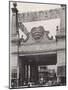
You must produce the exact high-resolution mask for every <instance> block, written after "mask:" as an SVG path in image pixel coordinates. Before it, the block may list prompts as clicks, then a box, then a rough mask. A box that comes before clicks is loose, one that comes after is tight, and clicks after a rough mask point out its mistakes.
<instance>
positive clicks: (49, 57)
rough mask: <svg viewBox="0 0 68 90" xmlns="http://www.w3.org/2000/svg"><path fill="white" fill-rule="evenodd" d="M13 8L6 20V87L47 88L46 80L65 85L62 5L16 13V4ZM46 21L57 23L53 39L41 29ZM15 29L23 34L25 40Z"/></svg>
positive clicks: (64, 14) (64, 15)
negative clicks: (8, 24) (8, 42)
mask: <svg viewBox="0 0 68 90" xmlns="http://www.w3.org/2000/svg"><path fill="white" fill-rule="evenodd" d="M13 5H14V7H13V8H12V19H11V20H10V21H11V25H10V26H11V27H10V88H13V87H14V88H18V87H21V86H22V87H32V86H51V84H48V81H56V85H66V45H65V44H66V42H65V40H66V33H65V32H66V21H65V20H66V19H65V18H66V6H65V5H64V6H63V7H61V8H59V9H52V10H47V11H46V10H45V11H37V12H27V13H19V11H18V9H17V8H16V6H17V4H16V3H14V4H13ZM47 20H53V21H54V20H59V21H60V24H59V26H56V27H55V28H56V35H55V37H53V36H51V37H49V34H50V31H49V30H45V28H44V26H46V23H47V22H46V21H47ZM34 22H36V24H38V26H36V24H34ZM44 22H45V25H43V23H44ZM23 23H24V25H23ZM29 23H30V26H29ZM39 23H41V24H39ZM48 27H50V26H49V25H48ZM27 28H29V29H30V32H28V31H27ZM52 28H53V27H52ZM19 30H22V32H24V33H25V38H24V37H23V35H21V34H20V31H19ZM20 36H21V37H20ZM52 83H53V82H52Z"/></svg>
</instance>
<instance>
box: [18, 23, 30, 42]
mask: <svg viewBox="0 0 68 90" xmlns="http://www.w3.org/2000/svg"><path fill="white" fill-rule="evenodd" d="M19 38H20V39H22V40H23V42H26V41H27V40H28V39H29V32H28V30H27V28H26V27H25V26H24V24H22V23H21V22H19Z"/></svg>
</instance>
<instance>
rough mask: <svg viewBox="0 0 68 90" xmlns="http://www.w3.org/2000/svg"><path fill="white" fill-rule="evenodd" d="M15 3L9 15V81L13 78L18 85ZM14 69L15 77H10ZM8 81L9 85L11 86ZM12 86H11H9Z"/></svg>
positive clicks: (16, 11)
mask: <svg viewBox="0 0 68 90" xmlns="http://www.w3.org/2000/svg"><path fill="white" fill-rule="evenodd" d="M16 6H17V4H16V3H13V8H12V12H11V13H10V14H11V17H10V20H11V22H10V24H11V26H10V27H11V28H10V82H11V79H14V80H15V86H14V87H17V86H18V79H19V67H18V64H19V63H18V59H19V58H18V51H19V50H18V49H19V48H18V45H17V43H18V42H17V40H18V33H17V13H18V10H17V8H16ZM14 70H16V77H12V73H15V72H13V71H14ZM11 84H12V83H10V87H11ZM11 88H12V87H11Z"/></svg>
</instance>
